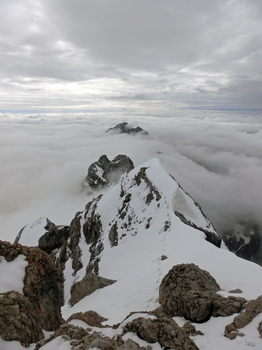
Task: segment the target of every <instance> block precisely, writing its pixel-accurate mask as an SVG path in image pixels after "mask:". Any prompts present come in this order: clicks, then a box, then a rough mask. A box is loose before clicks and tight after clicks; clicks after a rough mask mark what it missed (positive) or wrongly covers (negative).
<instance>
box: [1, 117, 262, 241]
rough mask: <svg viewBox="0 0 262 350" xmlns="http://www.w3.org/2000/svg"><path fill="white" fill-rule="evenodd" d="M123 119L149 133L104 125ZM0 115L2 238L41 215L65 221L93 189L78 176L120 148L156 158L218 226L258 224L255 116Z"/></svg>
mask: <svg viewBox="0 0 262 350" xmlns="http://www.w3.org/2000/svg"><path fill="white" fill-rule="evenodd" d="M122 121H127V122H129V123H130V124H131V125H133V126H138V125H139V126H141V127H142V128H143V129H145V130H147V131H148V132H149V136H144V135H137V136H131V135H125V134H122V135H119V134H111V133H106V132H105V131H106V130H107V129H108V128H110V127H113V126H115V125H116V124H118V123H120V122H122ZM0 122H1V130H0V161H1V168H0V238H1V239H5V240H9V241H13V240H14V238H15V236H16V234H17V233H18V231H19V230H20V229H21V228H22V227H23V226H24V225H25V224H27V223H28V222H32V221H34V220H36V219H37V218H38V217H40V216H46V217H48V218H49V219H50V220H51V221H53V222H54V223H55V224H69V223H70V221H71V219H72V218H73V216H74V214H75V213H76V212H77V211H79V210H83V208H84V206H85V204H86V203H87V202H88V201H89V200H90V199H92V198H93V197H95V196H96V195H97V194H96V193H92V194H91V195H90V194H87V193H86V192H85V191H84V192H83V191H82V187H81V183H82V180H83V179H84V177H85V176H86V174H87V169H88V167H89V165H90V164H91V163H93V162H94V161H96V160H97V159H98V158H99V157H100V156H101V155H102V154H106V155H107V156H108V157H109V159H113V158H114V157H115V156H116V155H118V154H126V155H128V156H129V157H130V158H131V159H132V160H133V162H134V164H135V166H137V165H140V164H142V163H143V162H145V161H147V160H148V159H150V158H153V157H158V158H159V159H160V161H161V163H162V165H163V167H164V168H165V169H166V170H167V171H168V172H169V173H170V174H171V175H172V176H174V177H175V179H176V180H177V181H178V182H179V183H180V184H181V186H182V187H183V188H184V189H185V191H187V192H188V193H189V194H190V195H191V196H192V197H193V198H194V199H195V200H196V201H198V202H199V204H200V205H201V207H202V209H203V211H204V212H205V214H206V215H207V216H208V217H209V219H210V220H211V221H212V222H213V224H214V225H215V227H216V228H217V229H218V231H220V230H223V229H225V228H227V227H229V226H230V225H231V224H232V221H233V220H234V219H235V218H239V217H242V218H251V219H252V220H255V221H256V222H257V223H259V224H260V225H262V219H261V212H262V201H261V178H262V152H261V151H262V132H261V123H260V122H259V119H255V118H252V117H249V118H248V117H247V116H245V117H244V118H241V116H239V115H237V114H234V115H233V114H231V115H229V114H227V115H226V114H225V113H223V112H220V113H218V112H214V113H213V114H210V113H207V112H194V113H193V112H184V113H182V112H180V113H178V114H177V115H176V117H173V118H156V117H149V116H144V117H141V116H140V117H135V116H131V117H130V116H129V117H127V116H106V117H103V116H98V115H87V114H74V115H70V114H65V115H59V114H52V115H44V114H42V115H10V114H9V115H7V114H2V115H0Z"/></svg>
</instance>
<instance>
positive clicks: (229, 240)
mask: <svg viewBox="0 0 262 350" xmlns="http://www.w3.org/2000/svg"><path fill="white" fill-rule="evenodd" d="M260 236H261V232H260V228H259V226H258V225H257V224H256V223H255V222H252V221H250V220H243V219H240V220H237V221H236V222H235V224H234V226H233V228H231V229H229V230H226V231H224V232H222V238H223V240H224V242H225V244H226V246H227V247H228V249H229V250H231V251H232V252H234V253H235V254H236V255H238V256H240V257H241V258H244V259H248V260H253V259H254V257H256V253H257V252H258V250H259V247H260ZM260 258H261V257H260Z"/></svg>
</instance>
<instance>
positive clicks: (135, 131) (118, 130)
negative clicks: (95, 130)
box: [106, 122, 148, 135]
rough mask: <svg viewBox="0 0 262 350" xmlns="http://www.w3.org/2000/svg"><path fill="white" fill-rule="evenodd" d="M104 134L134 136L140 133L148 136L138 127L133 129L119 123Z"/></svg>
mask: <svg viewBox="0 0 262 350" xmlns="http://www.w3.org/2000/svg"><path fill="white" fill-rule="evenodd" d="M106 132H115V133H119V134H129V135H136V134H138V133H140V134H143V135H148V132H147V131H145V130H143V129H142V128H140V126H137V127H136V128H133V127H131V126H130V125H129V124H128V123H127V122H122V123H119V124H117V125H116V126H114V127H113V128H109V129H108V130H107V131H106Z"/></svg>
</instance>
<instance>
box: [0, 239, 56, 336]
mask: <svg viewBox="0 0 262 350" xmlns="http://www.w3.org/2000/svg"><path fill="white" fill-rule="evenodd" d="M19 254H23V255H25V257H26V261H27V262H28V266H27V267H26V270H25V278H24V288H23V292H24V296H25V297H27V298H28V299H29V300H30V302H31V303H32V305H33V308H34V311H35V312H36V315H37V321H38V322H39V324H40V325H41V327H42V328H43V329H44V330H47V331H53V330H55V329H57V328H58V327H59V326H60V324H61V323H62V322H63V321H62V317H61V310H60V306H62V304H63V276H62V273H61V271H60V270H59V269H58V268H57V267H56V266H55V263H54V261H53V260H52V258H51V257H50V256H49V255H48V254H46V253H45V252H43V251H42V250H40V249H39V248H35V247H25V246H22V245H20V244H18V243H17V244H15V243H14V244H11V243H9V242H3V241H0V256H1V255H2V256H4V257H5V259H6V260H7V261H13V260H14V259H15V258H16V257H17V256H18V255H19Z"/></svg>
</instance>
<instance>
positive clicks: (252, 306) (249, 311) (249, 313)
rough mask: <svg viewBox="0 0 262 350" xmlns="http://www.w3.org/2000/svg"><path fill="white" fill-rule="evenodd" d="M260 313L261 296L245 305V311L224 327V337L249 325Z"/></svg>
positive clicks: (261, 310)
mask: <svg viewBox="0 0 262 350" xmlns="http://www.w3.org/2000/svg"><path fill="white" fill-rule="evenodd" d="M261 312H262V295H261V296H259V297H258V298H257V299H255V300H250V301H249V302H248V303H247V304H246V305H245V311H244V312H242V313H241V314H239V315H237V316H236V317H235V318H234V320H233V322H232V323H231V324H229V325H227V326H226V327H225V335H226V336H227V337H229V336H230V332H232V331H233V330H235V329H239V328H243V327H245V326H246V325H247V324H248V323H250V322H251V321H252V320H253V318H255V317H256V316H257V315H258V314H260V313H261Z"/></svg>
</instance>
